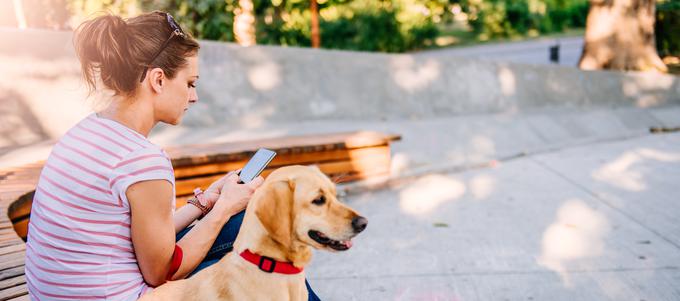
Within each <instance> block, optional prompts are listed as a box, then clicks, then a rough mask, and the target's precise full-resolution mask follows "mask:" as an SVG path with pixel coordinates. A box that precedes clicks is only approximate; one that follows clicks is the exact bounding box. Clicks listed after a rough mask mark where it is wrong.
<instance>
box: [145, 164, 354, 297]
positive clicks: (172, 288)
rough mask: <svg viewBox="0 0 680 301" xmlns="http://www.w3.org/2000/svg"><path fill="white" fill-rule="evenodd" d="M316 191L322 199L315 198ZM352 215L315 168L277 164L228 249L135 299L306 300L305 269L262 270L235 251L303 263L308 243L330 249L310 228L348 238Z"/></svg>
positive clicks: (351, 233)
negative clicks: (187, 274)
mask: <svg viewBox="0 0 680 301" xmlns="http://www.w3.org/2000/svg"><path fill="white" fill-rule="evenodd" d="M320 196H324V197H325V200H326V201H325V203H324V204H323V205H318V204H314V203H313V200H315V199H316V200H318V199H319V197H320ZM355 218H359V215H358V214H357V212H356V211H354V210H353V209H351V208H349V207H347V206H346V205H344V204H342V203H340V202H339V201H338V200H337V198H336V191H335V185H334V183H333V182H331V181H330V180H329V179H328V177H326V176H325V175H324V174H323V173H322V172H321V171H320V170H319V169H318V168H315V167H307V166H288V167H283V168H280V169H277V170H276V171H274V172H273V173H271V174H270V175H269V177H268V178H267V179H266V180H265V182H264V183H263V184H262V186H261V187H260V188H259V189H258V190H257V191H256V192H255V193H254V194H253V197H252V199H251V201H250V202H249V204H248V207H247V210H246V215H245V217H244V220H243V225H242V226H241V230H240V233H239V235H238V238H237V239H236V242H235V243H234V250H233V251H232V252H230V253H228V254H227V255H226V256H225V257H224V258H222V259H221V260H220V261H219V262H218V263H216V264H214V265H212V266H210V267H208V268H206V269H204V270H202V271H200V272H198V273H196V275H194V276H192V277H191V278H188V279H184V280H178V281H171V282H168V283H166V284H164V285H161V286H159V287H158V288H156V289H154V290H153V291H152V292H151V293H148V294H146V295H144V296H143V298H142V299H140V300H146V301H149V300H277V301H278V300H307V298H308V296H307V289H306V287H305V274H304V272H302V273H299V274H293V275H284V274H277V273H271V274H270V273H266V272H263V271H261V270H260V269H259V268H258V267H257V266H256V265H254V264H252V263H250V262H247V261H246V260H244V259H243V258H241V256H240V255H239V254H240V253H241V252H243V251H244V250H245V249H249V250H250V251H251V252H253V253H255V254H259V255H263V256H267V257H270V258H274V259H276V260H277V261H285V262H291V263H293V265H295V266H296V267H299V268H303V267H305V266H306V265H307V264H308V263H309V261H310V260H311V257H312V251H311V248H312V247H313V248H316V249H328V250H332V249H331V248H330V247H329V246H328V245H323V244H321V243H319V242H317V241H315V240H313V239H312V238H311V237H310V235H309V234H308V233H309V231H310V230H316V231H320V232H322V233H323V234H325V235H326V236H327V237H328V238H330V239H333V240H336V241H349V240H350V239H351V238H352V237H354V236H355V235H356V234H357V233H358V232H360V231H361V230H358V231H357V230H355V229H354V227H353V225H352V221H353V219H355ZM364 221H365V220H364Z"/></svg>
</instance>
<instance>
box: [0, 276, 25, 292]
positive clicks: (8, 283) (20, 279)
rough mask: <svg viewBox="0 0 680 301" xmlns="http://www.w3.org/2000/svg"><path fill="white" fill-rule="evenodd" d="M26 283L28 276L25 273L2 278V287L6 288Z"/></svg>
mask: <svg viewBox="0 0 680 301" xmlns="http://www.w3.org/2000/svg"><path fill="white" fill-rule="evenodd" d="M24 283H26V276H24V275H21V276H17V277H12V278H7V279H5V280H0V289H6V288H10V287H13V286H17V285H22V284H24Z"/></svg>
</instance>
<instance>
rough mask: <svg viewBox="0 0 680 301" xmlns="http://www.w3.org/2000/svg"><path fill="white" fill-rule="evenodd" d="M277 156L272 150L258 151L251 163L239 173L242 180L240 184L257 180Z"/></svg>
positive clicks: (263, 149)
mask: <svg viewBox="0 0 680 301" xmlns="http://www.w3.org/2000/svg"><path fill="white" fill-rule="evenodd" d="M275 156H276V152H274V151H272V150H268V149H266V148H261V149H258V150H257V152H255V154H254V155H253V157H252V158H250V161H248V163H246V166H244V167H243V169H241V172H239V173H238V176H239V178H240V181H239V182H238V183H239V184H244V183H248V182H250V181H252V180H253V179H255V178H257V176H259V175H260V173H262V171H263V170H264V168H265V167H267V164H269V162H271V161H272V159H274V157H275Z"/></svg>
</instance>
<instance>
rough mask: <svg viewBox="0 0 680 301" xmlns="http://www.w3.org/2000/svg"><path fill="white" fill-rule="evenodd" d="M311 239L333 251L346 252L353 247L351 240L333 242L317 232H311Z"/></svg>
mask: <svg viewBox="0 0 680 301" xmlns="http://www.w3.org/2000/svg"><path fill="white" fill-rule="evenodd" d="M308 234H309V237H310V238H311V239H313V240H314V241H316V242H318V243H320V244H321V245H324V246H327V247H329V248H331V249H333V250H337V251H345V250H349V248H351V247H352V241H351V240H342V241H340V240H333V239H330V238H328V236H326V235H325V234H323V233H321V232H320V231H316V230H309V233H308Z"/></svg>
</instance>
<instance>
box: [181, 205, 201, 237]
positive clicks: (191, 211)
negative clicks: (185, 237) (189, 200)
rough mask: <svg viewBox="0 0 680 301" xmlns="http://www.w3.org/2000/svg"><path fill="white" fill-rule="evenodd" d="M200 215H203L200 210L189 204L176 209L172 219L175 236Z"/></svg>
mask: <svg viewBox="0 0 680 301" xmlns="http://www.w3.org/2000/svg"><path fill="white" fill-rule="evenodd" d="M201 214H203V212H202V211H201V209H198V207H196V206H193V205H190V204H187V205H185V206H182V208H179V209H177V211H175V218H174V223H175V234H177V233H179V231H182V230H183V229H184V228H186V227H188V226H189V225H190V224H191V223H193V222H194V221H195V220H196V219H197V218H199V217H201Z"/></svg>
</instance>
